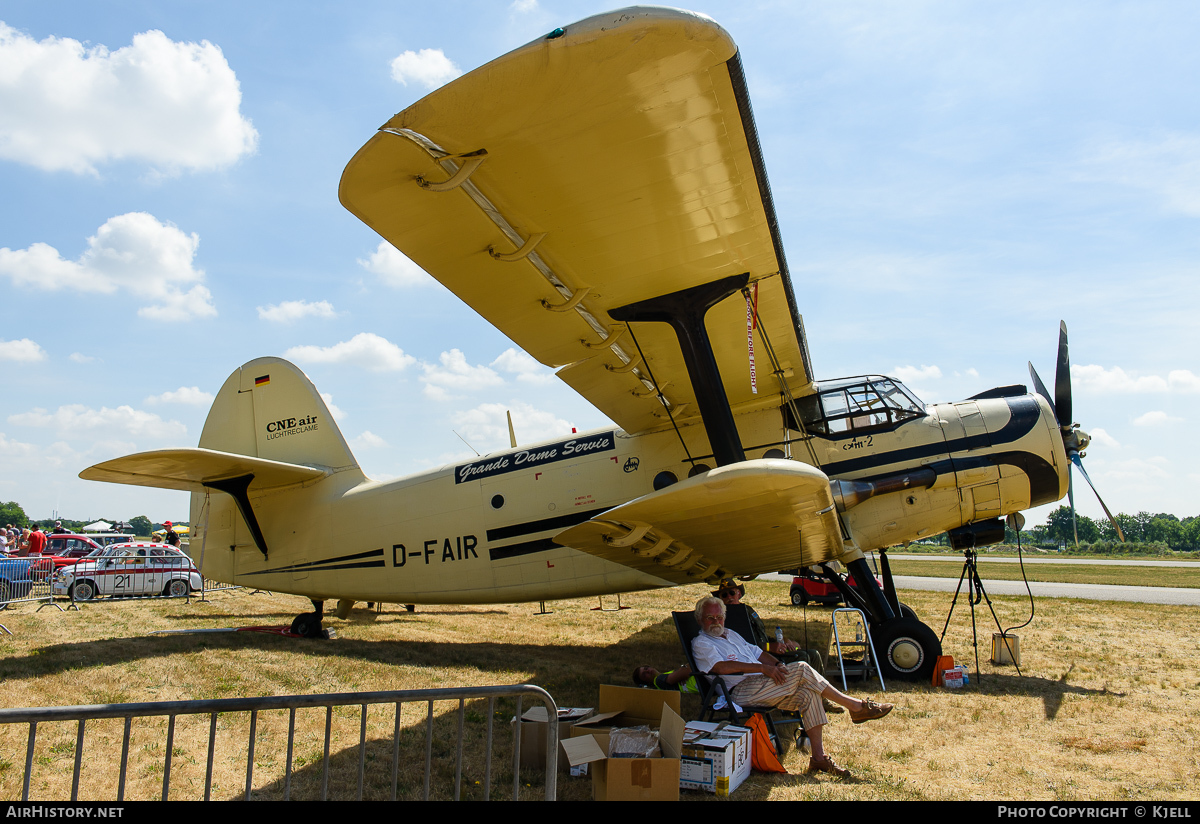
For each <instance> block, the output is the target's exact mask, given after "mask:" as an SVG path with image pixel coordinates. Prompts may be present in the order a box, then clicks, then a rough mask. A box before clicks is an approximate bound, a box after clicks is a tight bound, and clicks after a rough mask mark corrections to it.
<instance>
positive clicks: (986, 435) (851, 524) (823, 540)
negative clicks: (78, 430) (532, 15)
mask: <svg viewBox="0 0 1200 824" xmlns="http://www.w3.org/2000/svg"><path fill="white" fill-rule="evenodd" d="M340 198H341V202H342V203H343V204H344V205H345V206H346V208H347V209H349V210H350V211H351V212H353V213H354V214H355V215H357V216H358V217H359V218H360V219H362V220H363V221H364V222H365V223H367V224H368V225H369V226H371V227H372V228H373V229H374V230H375V231H377V232H378V233H379V234H380V235H382V236H383V237H384V238H386V239H387V240H388V241H389V242H391V243H392V244H393V245H395V246H396V248H398V249H399V250H401V251H402V252H403V253H404V254H405V255H407V256H408V257H409V258H411V259H412V260H413V261H415V262H416V263H417V264H419V265H420V266H421V267H422V268H423V269H424V270H425V271H427V272H429V273H430V274H431V275H432V276H433V277H435V278H437V279H438V280H439V281H440V282H441V283H443V284H444V285H445V286H446V287H447V288H449V289H450V290H452V291H453V292H454V293H455V294H456V295H458V296H459V297H460V298H462V300H464V301H465V302H466V303H467V304H469V305H470V306H471V307H472V308H473V309H475V310H476V311H477V312H479V314H481V315H482V316H483V317H485V318H486V319H487V320H488V321H490V322H491V323H492V324H494V325H495V326H496V327H497V328H498V329H500V330H501V331H502V332H503V333H504V334H506V335H507V336H508V337H509V338H511V339H512V340H513V341H515V342H516V343H517V344H518V345H519V346H520V347H521V348H522V349H524V350H525V351H526V352H528V353H529V354H530V355H532V356H533V357H534V358H536V359H537V360H538V361H540V362H541V363H543V364H546V365H547V366H550V367H554V368H555V369H557V374H558V376H559V377H560V378H562V379H563V380H564V381H566V382H567V383H568V384H569V385H570V386H571V387H573V388H574V389H575V390H576V391H578V392H579V393H580V394H582V395H583V396H584V397H585V398H587V399H588V400H589V401H591V402H592V403H593V404H594V405H595V406H596V407H597V408H598V409H600V410H601V411H602V412H603V413H604V414H605V415H607V416H608V417H609V418H610V419H611V420H612V421H613V422H614V425H613V426H611V427H608V428H605V429H602V430H600V431H595V432H588V433H585V434H577V435H572V436H571V437H569V438H558V439H555V440H552V441H546V442H542V443H534V444H528V445H524V446H520V447H517V446H516V444H515V442H514V444H513V448H511V449H509V450H506V451H503V452H498V453H494V454H489V455H486V456H482V457H480V458H478V459H475V460H471V461H467V462H465V463H461V464H457V465H451V466H444V467H441V468H439V469H435V470H432V471H428V472H422V473H419V474H417V475H413V476H410V477H406V478H401V479H397V480H391V481H387V482H377V481H372V480H370V479H369V478H367V477H366V476H365V475H364V474H363V472H362V471H361V469H360V468H359V466H358V464H357V462H356V461H355V459H354V456H353V455H352V454H351V452H350V449H349V448H348V447H347V445H346V442H345V440H344V439H343V437H342V435H341V433H340V432H339V431H338V429H337V427H336V426H335V425H334V423H333V419H332V417H331V416H330V414H329V410H328V408H327V407H326V405H325V404H324V403H323V402H322V400H321V397H320V395H319V394H318V392H317V390H316V389H315V388H314V387H313V385H312V384H311V382H310V381H309V380H308V379H307V377H305V375H304V374H303V373H302V372H301V371H300V370H299V369H297V368H296V367H295V366H293V365H292V364H290V363H288V362H286V361H284V360H280V359H278V358H262V359H259V360H255V361H251V362H250V363H247V364H245V365H244V366H242V367H241V368H239V369H238V370H236V371H235V372H234V373H233V374H232V375H231V376H230V377H229V379H228V380H227V381H226V382H225V384H224V386H223V387H222V388H221V390H220V392H219V393H218V395H217V397H216V400H215V402H214V404H213V407H212V410H211V412H210V413H209V416H208V419H207V422H206V424H205V426H204V430H203V433H202V435H201V437H200V444H199V448H196V449H171V450H161V451H156V452H146V453H140V454H136V455H130V456H127V457H124V458H119V459H116V460H112V461H106V462H104V463H101V464H98V465H96V466H93V467H91V468H89V469H87V470H85V471H84V472H82V473H81V477H83V478H89V479H94V480H102V481H112V482H117V483H129V484H139V485H146V486H157V487H166V488H169V489H183V490H189V491H191V492H192V493H193V495H192V509H191V518H190V523H191V525H192V529H193V534H192V536H191V547H192V551H193V553H198V554H199V555H200V560H201V564H202V570H203V573H204V575H206V576H207V577H209V578H212V579H216V580H220V581H227V582H231V583H237V584H246V585H252V586H255V587H258V588H262V589H269V590H276V591H282V592H289V593H296V594H301V595H304V596H307V597H309V598H311V599H312V600H313V602H314V605H315V607H316V611H315V612H313V613H305V614H304V615H301V616H298V617H297V621H296V624H295V626H296V628H297V629H298V630H300V631H305V632H312V631H315V630H319V629H320V626H321V620H322V606H323V602H324V601H326V600H330V599H337V600H339V602H340V603H339V610H348V609H349V608H350V606H351V605H352V604H353V603H354V602H355V601H375V602H392V603H407V604H417V603H425V604H434V603H494V602H515V601H537V600H548V599H556V598H573V597H580V596H589V595H598V594H607V593H619V592H628V591H635V590H643V589H648V588H654V587H667V586H674V585H679V584H687V583H694V582H701V581H705V582H709V583H715V582H717V581H719V580H721V579H722V578H725V577H729V576H753V575H755V574H758V573H762V572H768V571H776V570H781V569H793V568H801V567H817V568H820V567H821V565H823V564H827V563H828V562H831V561H834V560H837V561H840V562H841V563H843V564H845V565H846V566H847V567H848V568H849V570H850V572H851V574H853V576H854V577H855V579H856V581H857V583H858V586H857V587H856V588H848V587H846V586H845V582H844V581H842V580H841V579H840V578H838V576H836V575H834V574H833V573H832V572H829V573H828V574H829V575H830V577H831V578H834V579H835V583H839V582H840V586H841V588H843V589H844V590H845V592H846V593H847V597H849V598H851V600H852V601H853V602H855V603H857V604H858V605H860V606H862V607H863V608H864V609H865V610H866V611H867V614H868V616H869V618H870V621H871V623H872V625H873V635H874V639H875V642H876V646H877V648H878V652H879V656H880V659H881V660H882V662H883V664H884V671H885V672H886V673H887V674H888V675H891V676H899V677H909V678H924V677H927V675H928V673H929V672H930V671H931V669H932V667H933V663H934V657H935V656H936V655H937V654H938V653H939V652H940V644H939V642H938V639H937V637H936V635H935V634H934V633H933V632H932V631H931V630H930V629H929V628H928V627H927V626H925V625H924V624H922V623H920V622H919V621H918V620H917V619H916V618H915V617H912V616H908V615H903V614H902V613H901V609H900V606H899V602H898V601H897V598H896V593H895V588H894V586H893V584H892V578H891V575H890V571H889V569H888V567H887V563H886V553H882V555H883V558H884V564H883V579H884V583H883V586H882V588H881V587H880V586H879V585H878V584H877V583H876V581H875V578H874V576H873V575H872V574H871V570H870V569H869V567H868V564H867V561H866V558H865V555H864V553H866V552H870V551H873V550H884V549H885V548H887V547H890V546H896V545H900V544H903V543H905V542H909V541H913V540H917V539H920V538H923V537H927V536H932V535H936V534H940V533H942V532H947V531H948V532H949V533H950V535H951V537H952V539H953V541H954V543H955V545H956V546H962V547H970V546H975V545H982V544H986V543H994V542H996V541H997V540H999V539H1000V538H1002V537H1003V523H1002V521H1001V520H1000V519H1001V518H1003V517H1004V516H1005V515H1007V514H1008V513H1012V512H1017V511H1019V510H1023V509H1026V508H1028V507H1031V506H1037V505H1040V504H1045V503H1049V502H1052V501H1056V500H1058V499H1060V498H1062V497H1063V495H1064V494H1066V493H1067V490H1068V482H1069V471H1068V468H1069V466H1070V463H1071V461H1072V460H1078V456H1079V454H1080V453H1081V451H1082V449H1083V447H1085V446H1086V445H1087V436H1086V435H1084V434H1083V433H1081V432H1079V431H1078V430H1077V429H1076V428H1074V427H1072V426H1071V423H1070V409H1069V405H1070V386H1069V377H1067V378H1066V379H1065V381H1066V382H1065V387H1066V388H1065V390H1063V389H1062V386H1061V384H1063V382H1064V379H1063V375H1064V374H1065V375H1068V376H1069V371H1067V372H1065V373H1064V372H1063V371H1062V365H1063V364H1062V361H1064V360H1065V358H1066V338H1065V328H1064V330H1063V337H1062V340H1061V345H1060V364H1059V366H1060V375H1059V384H1060V386H1056V393H1057V396H1056V399H1055V400H1056V401H1057V403H1058V406H1059V407H1060V408H1059V409H1058V413H1059V414H1058V416H1057V417H1056V414H1055V402H1054V401H1051V399H1050V397H1049V394H1048V392H1047V391H1046V390H1045V388H1044V387H1043V386H1041V382H1040V381H1038V380H1037V379H1036V376H1035V378H1034V380H1035V383H1036V384H1037V386H1038V389H1039V394H1030V393H1028V392H1027V391H1026V389H1025V387H1023V386H1015V387H1001V388H998V389H995V390H991V391H989V392H985V393H983V394H981V395H978V396H976V397H973V398H970V399H968V400H964V401H961V402H959V403H945V404H937V405H934V406H926V405H925V404H924V403H922V402H921V401H920V400H919V399H918V398H916V397H915V396H914V395H913V393H912V392H911V391H909V390H908V389H907V388H906V387H905V386H904V385H902V384H901V383H900V382H899V381H897V380H894V379H891V378H887V377H884V376H880V375H866V376H860V377H854V378H847V379H842V380H835V381H822V382H820V383H818V382H816V381H815V380H814V373H813V366H812V363H811V360H810V356H809V352H808V347H807V344H806V342H805V335H804V326H803V323H802V321H801V317H800V314H799V311H798V306H797V302H796V295H795V292H794V290H793V288H792V283H791V279H790V278H789V275H788V270H787V264H786V262H785V260H784V254H783V245H782V242H781V238H780V235H779V230H778V225H777V221H776V216H775V210H774V206H773V204H772V200H771V192H770V188H769V186H768V183H767V176H766V171H765V169H764V165H763V159H762V154H761V151H760V147H759V142H758V137H757V134H756V132H755V127H754V119H753V116H752V114H751V109H750V100H749V97H748V95H747V89H746V82H745V77H744V75H743V71H742V66H741V61H740V58H739V55H738V51H737V48H736V46H735V45H734V43H733V41H732V39H731V38H730V37H729V35H728V34H727V33H726V32H725V31H724V30H723V29H722V28H721V27H720V26H719V25H717V24H716V23H715V22H714V21H712V20H711V19H709V18H707V17H705V16H703V15H699V14H692V13H689V12H684V11H677V10H671V9H663V8H630V9H624V10H621V11H615V12H611V13H608V14H602V15H597V16H595V17H591V18H588V19H586V20H582V21H580V22H578V23H575V24H573V25H570V26H566V27H565V28H561V29H556V30H555V31H553V32H551V33H549V34H548V35H546V36H545V37H541V38H539V39H537V40H535V41H534V42H532V43H529V44H527V45H525V46H523V47H521V48H519V49H517V50H515V51H513V52H511V53H509V54H507V55H505V56H503V57H500V58H498V59H497V60H495V61H493V62H491V63H488V64H487V65H485V66H483V67H481V68H479V69H477V70H475V71H473V72H471V73H470V74H467V75H465V76H463V77H460V78H458V79H457V80H455V81H453V82H451V83H449V84H448V85H446V86H444V87H443V88H441V89H439V90H437V91H435V92H433V93H432V94H430V95H429V96H427V97H425V98H424V99H422V100H421V101H419V102H417V103H416V104H414V105H412V106H411V107H409V108H408V109H406V110H405V111H403V112H401V113H399V114H397V115H396V116H395V117H393V118H392V119H391V120H389V121H388V122H387V123H385V124H384V125H383V126H382V127H381V128H380V129H379V131H378V132H377V133H376V134H375V135H374V136H373V137H372V138H371V139H370V140H369V141H367V143H366V145H364V146H363V147H362V149H360V150H359V152H358V153H357V154H356V155H355V156H354V158H353V159H352V160H351V161H350V163H349V164H348V165H347V166H346V169H345V172H344V174H343V176H342V181H341V189H340ZM1060 421H1061V422H1062V425H1061V426H1060ZM825 569H826V570H827V571H828V569H829V568H828V567H825ZM859 593H862V594H861V595H860V594H859ZM343 614H344V613H343Z"/></svg>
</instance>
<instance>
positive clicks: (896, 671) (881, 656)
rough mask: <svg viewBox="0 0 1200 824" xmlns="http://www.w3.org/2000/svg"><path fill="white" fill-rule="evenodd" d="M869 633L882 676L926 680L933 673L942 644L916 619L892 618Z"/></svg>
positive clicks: (905, 679)
mask: <svg viewBox="0 0 1200 824" xmlns="http://www.w3.org/2000/svg"><path fill="white" fill-rule="evenodd" d="M871 636H872V640H873V641H874V642H875V656H876V660H877V661H878V662H879V669H880V670H881V671H882V673H883V676H884V678H885V679H887V678H896V679H899V680H901V681H928V680H930V678H931V677H932V676H933V668H934V666H935V665H936V664H937V658H938V656H939V655H941V654H942V643H941V641H939V640H938V637H937V634H936V633H934V631H933V630H931V629H930V628H929V627H927V626H925V625H924V624H922V623H921V622H920V621H918V620H917V619H916V618H907V617H905V618H895V619H893V620H891V621H888V622H887V623H885V624H883V625H882V626H880V627H879V628H878V629H877V630H873V631H872V633H871Z"/></svg>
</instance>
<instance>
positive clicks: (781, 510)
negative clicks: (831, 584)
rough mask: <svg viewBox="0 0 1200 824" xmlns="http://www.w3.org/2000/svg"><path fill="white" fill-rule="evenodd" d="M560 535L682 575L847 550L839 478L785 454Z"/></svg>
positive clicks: (620, 559)
mask: <svg viewBox="0 0 1200 824" xmlns="http://www.w3.org/2000/svg"><path fill="white" fill-rule="evenodd" d="M554 542H555V543H557V544H561V545H562V546H569V547H572V548H573V549H578V550H581V551H583V552H587V553H590V554H592V555H596V556H598V557H601V558H604V559H606V560H609V561H614V562H616V563H619V564H624V565H625V566H628V567H632V568H633V569H637V570H639V571H641V572H646V573H649V574H651V575H655V576H657V577H659V578H664V579H666V580H668V581H673V582H675V583H677V584H687V583H697V582H699V581H708V582H710V583H716V582H717V581H719V580H720V579H722V578H725V577H729V576H731V575H753V574H756V573H760V572H772V571H775V570H779V569H787V568H791V567H798V566H808V565H810V564H819V563H821V562H823V561H827V560H830V559H832V558H835V557H837V556H838V555H840V554H841V553H842V552H843V543H842V533H841V528H840V526H839V523H838V518H837V512H836V511H835V508H834V501H833V493H832V491H831V490H830V488H829V477H828V476H827V475H825V473H823V472H821V471H820V470H819V469H816V468H815V467H812V466H809V465H807V464H803V463H799V462H797V461H788V460H776V459H764V460H757V461H745V462H743V463H738V464H734V465H731V466H726V467H720V468H718V469H714V470H712V471H711V472H707V473H705V474H703V475H700V476H697V477H695V478H689V479H688V480H686V481H681V482H680V483H677V484H675V485H673V486H669V487H667V488H665V489H662V490H659V491H657V492H654V493H651V494H650V495H646V496H644V497H642V498H638V499H636V500H633V501H630V502H629V503H627V504H624V505H622V506H618V507H616V508H614V509H610V510H608V511H607V512H605V513H604V514H603V515H601V516H599V517H597V518H593V519H592V520H590V521H585V522H584V523H582V524H578V525H577V526H573V527H571V528H570V529H566V530H564V531H562V532H560V533H559V534H558V535H555V536H554Z"/></svg>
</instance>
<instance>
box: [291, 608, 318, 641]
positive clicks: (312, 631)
mask: <svg viewBox="0 0 1200 824" xmlns="http://www.w3.org/2000/svg"><path fill="white" fill-rule="evenodd" d="M292 632H293V633H295V634H296V635H299V636H301V637H303V638H323V637H324V636H323V635H322V633H321V616H320V615H318V614H317V613H315V612H303V613H301V614H300V615H297V616H296V618H295V620H293V621H292Z"/></svg>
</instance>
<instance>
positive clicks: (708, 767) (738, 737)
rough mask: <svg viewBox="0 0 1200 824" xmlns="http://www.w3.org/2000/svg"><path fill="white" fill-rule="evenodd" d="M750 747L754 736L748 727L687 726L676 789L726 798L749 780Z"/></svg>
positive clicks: (711, 723) (751, 748)
mask: <svg viewBox="0 0 1200 824" xmlns="http://www.w3.org/2000/svg"><path fill="white" fill-rule="evenodd" d="M753 746H754V733H753V731H752V730H751V729H750V728H749V727H738V726H734V725H733V724H729V723H727V722H720V723H716V722H701V721H692V722H690V723H689V724H688V725H687V726H686V727H685V729H684V735H683V751H682V753H681V755H680V759H679V786H680V787H682V788H683V789H685V790H704V791H706V792H710V793H714V794H716V796H717V797H718V798H728V797H729V794H730V793H732V792H733V791H734V790H736V789H737V788H738V787H739V786H741V784H742V782H743V781H745V780H746V779H747V778H748V777H749V776H750V767H751V761H752V756H753Z"/></svg>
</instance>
